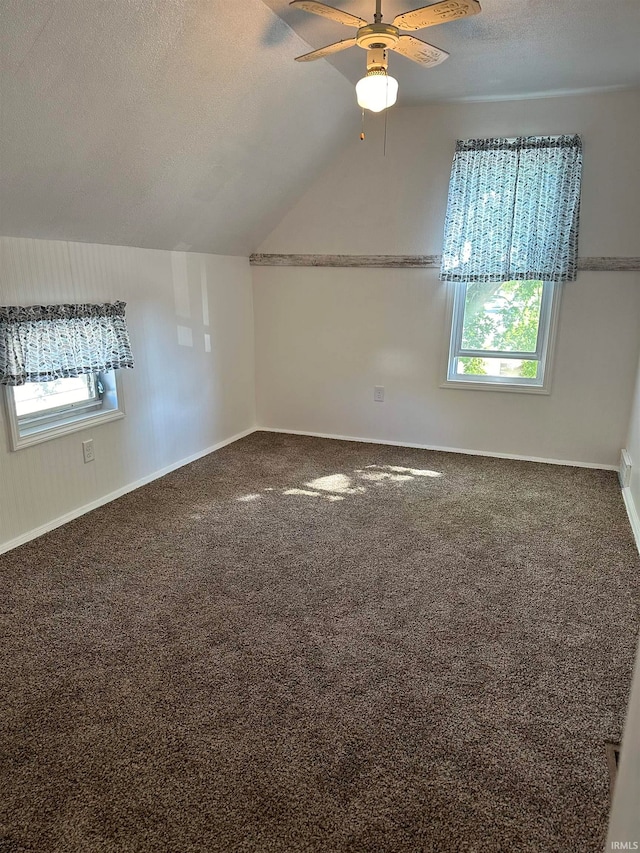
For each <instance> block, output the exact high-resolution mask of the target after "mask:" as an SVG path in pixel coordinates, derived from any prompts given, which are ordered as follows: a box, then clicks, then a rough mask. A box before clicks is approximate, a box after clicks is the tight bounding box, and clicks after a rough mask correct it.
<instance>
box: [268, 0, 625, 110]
mask: <svg viewBox="0 0 640 853" xmlns="http://www.w3.org/2000/svg"><path fill="white" fill-rule="evenodd" d="M265 2H266V3H267V4H268V5H269V7H270V8H271V9H273V10H274V11H275V12H276V13H277V14H278V15H279V16H280V17H281V18H282V19H283V20H284V21H286V23H288V24H289V26H291V27H292V28H293V29H294V30H295V31H296V32H297V33H298V34H299V35H300V36H301V37H302V38H303V39H304V40H305V41H306V42H308V44H309V45H311V47H312V48H319V47H323V46H324V45H326V44H331V43H332V42H336V41H339V40H341V39H345V38H350V37H351V36H353V35H355V30H354V29H350V28H348V27H345V26H341V25H340V24H337V23H334V22H332V21H328V20H326V19H325V18H320V17H318V16H317V15H311V14H309V13H307V12H303V11H301V10H299V9H295V8H294V9H291V8H289V6H288V0H265ZM326 2H327V4H328V5H331V6H337V7H340V8H343V9H346V10H347V11H349V12H351V13H353V14H355V15H358V16H359V17H361V18H364V19H365V20H371V21H372V20H373V12H374V9H375V0H326ZM480 2H481V4H482V13H481V14H480V15H476V16H474V17H471V18H467V19H466V20H464V19H463V20H458V21H451V22H449V23H446V24H441V25H438V26H436V27H431V28H429V29H426V30H421V31H419V32H415V33H413V35H415V36H417V37H418V38H421V39H423V40H424V41H427V42H430V43H432V44H434V45H436V46H437V47H440V48H443V49H444V50H446V51H448V52H449V53H450V54H451V55H450V57H449V58H448V59H447V60H446V61H445V62H443V63H442V64H441V65H438V66H436V67H435V68H431V69H424V68H421V67H420V66H418V65H416V64H415V63H413V62H411V61H410V60H408V59H405V58H404V57H402V56H399V55H398V54H393V53H391V55H390V57H391V58H390V61H389V71H390V73H391V74H393V75H394V76H395V77H396V78H397V79H398V81H399V83H400V95H399V98H398V103H399V104H400V105H403V104H411V103H428V102H431V101H446V100H458V99H463V100H476V99H477V100H480V99H486V100H495V99H500V98H526V97H536V96H541V95H552V94H565V93H569V92H590V91H606V90H608V89H616V88H633V87H636V86H640V48H639V46H638V45H639V43H640V0H480ZM427 4H428V0H423V2H420V0H382V12H383V22H391V21H392V20H393V18H394V17H395V15H397V14H398V13H399V12H403V11H406V10H407V9H415V8H416V7H419V6H422V5H427ZM317 61H319V62H331V64H332V65H334V66H335V67H336V68H337V69H338V70H339V71H341V72H342V73H343V74H344V75H345V76H346V77H347V79H348V80H350V81H351V82H352V83H355V82H356V81H357V80H358V79H359V78H360V77H362V76H363V74H364V73H365V71H366V63H365V52H364V51H363V50H362V49H361V48H359V47H353V48H350V49H349V50H346V51H344V52H341V53H337V54H334V55H333V56H332V57H330V58H329V59H324V60H317ZM313 64H316V63H315V62H314V63H308V64H307V63H305V64H304V65H303V66H302V67H301V73H303V74H304V73H306V69H307V68H308V67H309V66H310V65H313Z"/></svg>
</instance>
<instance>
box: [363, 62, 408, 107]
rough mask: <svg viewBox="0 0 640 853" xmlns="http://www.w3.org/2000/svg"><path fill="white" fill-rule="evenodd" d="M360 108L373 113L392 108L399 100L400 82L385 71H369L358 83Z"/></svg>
mask: <svg viewBox="0 0 640 853" xmlns="http://www.w3.org/2000/svg"><path fill="white" fill-rule="evenodd" d="M356 97H357V99H358V106H359V107H362V109H364V110H371V112H372V113H379V112H382V110H386V109H387V107H392V106H393V105H394V104H395V102H396V100H397V98H398V81H397V80H396V79H395V77H390V76H389V75H388V74H387V73H386V72H385V71H382V70H381V71H377V70H376V71H369V72H368V74H367V76H366V77H363V78H362V80H358V82H357V83H356Z"/></svg>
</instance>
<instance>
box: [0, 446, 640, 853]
mask: <svg viewBox="0 0 640 853" xmlns="http://www.w3.org/2000/svg"><path fill="white" fill-rule="evenodd" d="M639 568H640V560H639V558H638V553H637V551H636V549H635V546H634V543H633V540H632V536H631V530H630V527H629V524H628V521H627V517H626V514H625V510H624V507H623V504H622V500H621V496H620V492H619V489H618V485H617V480H616V476H615V474H613V473H611V472H603V471H592V470H585V469H579V468H568V467H558V466H552V465H540V464H534V463H525V462H515V461H509V460H497V459H486V458H481V457H473V456H462V455H457V454H446V453H435V452H427V451H421V450H411V449H405V448H397V447H385V446H380V445H369V444H354V443H349V442H338V441H328V440H321V439H313V438H304V437H296V436H284V435H271V434H267V433H256V434H254V435H252V436H249V437H248V438H245V439H243V440H242V441H240V442H238V443H236V444H234V445H231V446H229V447H227V448H225V449H223V450H221V451H219V452H218V453H215V454H213V455H212V456H210V457H208V458H205V459H202V460H200V461H198V462H195V463H193V464H192V465H189V466H188V467H186V468H183V469H181V470H179V471H177V472H175V473H173V474H171V475H169V476H167V477H164V478H163V479H162V480H159V481H156V482H155V483H152V484H151V485H149V486H146V487H145V488H143V489H140V490H139V491H137V492H134V493H132V494H129V495H127V496H125V497H123V498H121V499H120V500H118V501H116V502H114V503H112V504H110V505H108V506H106V507H103V508H102V509H99V510H96V511H95V512H92V513H91V514H89V515H86V516H84V517H82V518H80V519H78V520H77V521H74V522H72V523H71V524H68V525H66V526H65V527H63V528H60V529H59V530H56V531H53V532H52V533H50V534H47V535H46V536H44V537H42V538H41V539H39V540H37V541H35V542H32V543H30V544H28V545H26V546H24V547H22V548H20V549H18V550H16V551H13V552H11V553H9V554H6V555H4V556H2V557H0V569H1V576H2V588H3V596H2V598H3V600H2V622H1V625H2V629H3V634H4V639H3V641H2V647H1V648H2V653H1V660H0V690H1V692H2V705H1V707H0V711H1V714H2V718H1V723H2V727H3V736H2V759H1V761H2V765H1V767H0V770H1V780H0V824H1V825H2V832H1V833H0V837H1V838H2V839H3V840H2V841H0V849H1V850H2V851H3V853H18V851H37V853H48V851H55V853H67V851H73V853H93V851H99V853H129V851H140V853H142V852H143V851H167V852H168V853H169V852H170V853H191V851H224V853H227V852H228V851H260V853H262V851H264V853H271V851H322V853H331V851H376V853H404V851H434V853H448V851H451V853H453V851H455V853H460V851H477V852H478V853H484V852H485V851H486V853H489V852H490V853H497V851H509V853H514V852H515V851H518V853H523V851H532V853H533V851H535V853H546V851H548V853H570V851H576V853H587V851H594V853H595V851H600V850H601V849H602V846H603V844H604V838H605V827H606V820H607V810H608V771H607V758H606V750H605V741H606V740H607V739H612V740H617V739H619V737H620V734H621V728H622V722H623V714H624V707H625V703H626V698H627V692H628V688H629V684H630V677H631V667H632V658H633V651H634V646H635V640H636V635H637V627H638V612H639V604H640V596H639V587H640V582H639Z"/></svg>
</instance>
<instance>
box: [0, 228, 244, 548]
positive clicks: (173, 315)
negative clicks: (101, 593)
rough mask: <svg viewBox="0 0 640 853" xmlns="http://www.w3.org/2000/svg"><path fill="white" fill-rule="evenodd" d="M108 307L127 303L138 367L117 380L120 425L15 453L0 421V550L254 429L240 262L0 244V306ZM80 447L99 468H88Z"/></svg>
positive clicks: (79, 246)
mask: <svg viewBox="0 0 640 853" xmlns="http://www.w3.org/2000/svg"><path fill="white" fill-rule="evenodd" d="M116 299H123V300H124V301H125V302H126V303H127V321H128V325H129V329H130V334H131V343H132V349H133V354H134V357H135V368H134V370H123V371H121V374H122V385H123V389H124V400H125V407H126V412H127V414H126V417H125V418H124V419H122V420H118V421H115V422H113V423H107V424H103V425H102V426H97V427H93V428H92V427H88V428H87V429H85V430H82V431H79V432H76V433H73V434H71V435H67V436H64V437H63V438H59V439H55V440H52V441H48V442H45V443H43V444H39V445H37V446H35V447H30V448H25V449H23V450H19V451H16V452H13V451H11V450H10V446H9V436H8V430H7V422H6V417H5V416H4V405H2V408H1V409H0V484H1V487H0V550H1V549H2V548H3V545H4V546H6V545H7V544H8V543H9V542H10V541H11V540H13V539H15V538H17V537H20V536H22V535H24V534H26V533H28V531H30V530H33V529H35V528H38V527H39V526H41V525H46V524H47V523H49V522H51V521H52V520H54V519H56V518H59V517H60V516H63V515H65V514H66V513H71V512H74V511H75V510H77V509H78V508H79V507H82V506H84V505H86V504H89V503H91V502H93V501H97V500H99V499H101V498H103V497H104V496H106V495H108V494H110V493H111V492H114V491H116V490H119V489H122V488H125V487H126V486H127V485H129V484H131V483H134V482H136V481H137V480H140V479H142V478H145V477H149V476H150V475H152V474H153V473H154V472H156V471H159V470H161V469H163V468H166V467H169V466H171V465H174V464H176V463H177V462H179V461H180V460H182V459H185V458H187V457H189V456H193V455H195V454H198V453H201V452H202V451H204V450H206V449H207V448H210V447H212V446H213V445H215V444H218V443H219V442H222V441H224V440H225V439H228V438H230V437H232V436H234V435H236V434H238V433H240V432H242V431H244V430H247V429H250V428H251V427H253V425H254V421H255V405H254V400H255V390H254V358H253V307H252V296H251V277H250V270H249V264H248V261H247V259H246V258H238V257H228V256H216V255H204V254H185V253H182V252H165V251H157V250H152V249H133V248H124V247H118V246H101V245H93V244H83V243H66V242H53V241H44V240H28V239H16V238H1V239H0V304H2V305H30V304H43V303H44V304H48V303H59V302H104V301H114V300H116ZM179 329H181V331H179ZM179 334H180V336H181V337H180V340H181V341H182V345H181V344H180V343H179V338H178V335H179ZM205 335H208V336H209V339H210V345H211V351H210V352H207V351H206V347H205ZM189 339H191V345H185V344H186V343H188V341H189ZM3 403H4V401H2V404H3ZM88 437H91V438H93V439H94V443H95V450H96V460H95V462H92V463H89V464H84V462H83V459H82V446H81V442H82V441H83V440H84V439H86V438H88Z"/></svg>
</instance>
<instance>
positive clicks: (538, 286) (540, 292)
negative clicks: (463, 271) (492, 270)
mask: <svg viewBox="0 0 640 853" xmlns="http://www.w3.org/2000/svg"><path fill="white" fill-rule="evenodd" d="M453 288H454V292H453V306H452V318H451V339H450V347H449V360H448V370H447V382H451V383H464V382H468V383H479V384H480V383H485V384H486V385H498V386H503V387H510V388H512V389H514V388H519V389H520V390H529V391H534V390H536V389H544V388H545V387H546V386H545V378H546V379H547V380H548V372H547V370H546V368H547V365H548V362H549V356H550V351H551V344H552V332H555V327H556V321H557V313H558V307H559V285H557V284H555V283H554V282H544V281H536V280H532V281H517V280H516V281H504V282H498V283H495V282H471V283H468V284H467V283H465V282H457V283H456V284H454V285H453Z"/></svg>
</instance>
